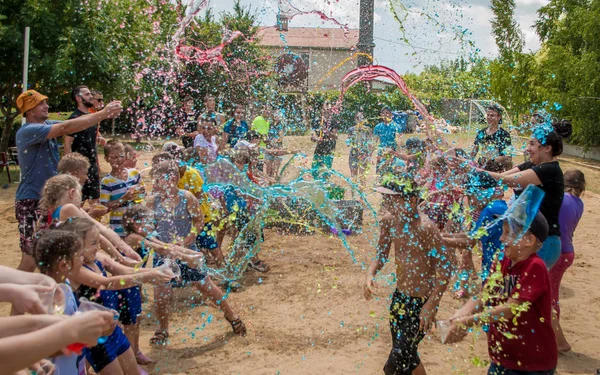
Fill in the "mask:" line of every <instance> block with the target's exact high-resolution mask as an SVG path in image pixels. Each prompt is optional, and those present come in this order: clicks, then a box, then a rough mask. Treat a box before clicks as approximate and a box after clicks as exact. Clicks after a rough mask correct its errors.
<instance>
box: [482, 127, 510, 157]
mask: <svg viewBox="0 0 600 375" xmlns="http://www.w3.org/2000/svg"><path fill="white" fill-rule="evenodd" d="M486 130H487V128H486V129H481V130H479V131H478V132H477V135H476V136H475V145H476V146H479V152H480V153H483V154H486V153H490V152H491V153H493V154H494V157H496V156H501V155H506V149H507V148H508V147H509V146H510V145H511V144H512V143H511V140H510V134H509V133H508V132H507V131H506V130H504V129H502V128H498V130H497V131H496V132H495V133H494V134H491V135H490V134H487V133H486Z"/></svg>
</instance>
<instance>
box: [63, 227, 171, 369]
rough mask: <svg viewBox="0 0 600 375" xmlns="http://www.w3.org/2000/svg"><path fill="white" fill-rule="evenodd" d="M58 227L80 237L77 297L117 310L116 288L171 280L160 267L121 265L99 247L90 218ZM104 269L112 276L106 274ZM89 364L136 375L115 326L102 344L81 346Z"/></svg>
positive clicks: (131, 356)
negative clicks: (80, 262)
mask: <svg viewBox="0 0 600 375" xmlns="http://www.w3.org/2000/svg"><path fill="white" fill-rule="evenodd" d="M58 228H59V229H62V230H66V231H70V232H74V233H75V234H77V235H79V236H80V238H82V240H83V246H84V248H83V253H82V254H83V266H82V267H81V268H80V269H79V272H77V273H74V274H72V275H71V283H72V286H73V288H74V289H75V290H76V291H77V295H78V297H85V298H87V299H88V300H90V301H93V302H96V303H99V304H102V305H104V306H106V307H109V308H112V309H114V310H117V309H119V307H120V306H119V301H117V298H116V295H115V293H114V291H115V290H121V289H126V288H131V287H133V286H138V285H140V284H141V283H153V284H155V285H161V284H163V283H165V282H168V281H170V280H171V278H172V275H169V273H168V272H163V271H161V270H160V269H143V268H142V269H138V270H135V269H133V268H130V267H126V266H123V265H121V264H119V263H117V262H115V261H114V260H112V259H111V258H110V257H108V256H106V255H105V254H103V253H100V252H98V250H99V237H100V232H99V231H98V229H97V228H96V226H95V224H94V223H93V222H91V220H89V219H85V218H73V219H71V220H68V221H67V222H65V223H61V224H60V225H59V226H58ZM106 271H108V272H110V273H111V274H112V275H113V276H107V274H106ZM84 354H85V357H86V359H87V361H88V363H89V364H90V365H91V366H92V367H93V368H94V371H95V372H96V373H97V374H98V375H102V374H115V373H117V374H119V373H121V371H122V372H123V373H124V374H139V373H140V371H139V368H138V365H137V362H136V358H135V353H134V352H133V350H132V348H131V346H130V343H129V340H128V339H127V337H126V336H125V334H124V333H123V331H122V330H121V329H120V328H119V327H117V328H115V330H114V332H113V333H112V334H111V335H110V336H109V338H108V340H107V341H106V342H105V343H104V344H99V345H97V346H95V347H92V348H86V349H84Z"/></svg>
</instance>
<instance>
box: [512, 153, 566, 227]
mask: <svg viewBox="0 0 600 375" xmlns="http://www.w3.org/2000/svg"><path fill="white" fill-rule="evenodd" d="M517 168H519V170H520V171H525V170H527V169H531V170H532V171H534V172H535V174H536V175H537V176H538V178H539V179H540V181H541V182H542V184H541V185H538V187H539V188H540V189H542V190H544V192H545V193H546V195H545V196H544V200H543V201H542V204H541V206H540V212H541V213H542V215H544V217H545V218H546V220H547V221H548V227H549V228H550V230H549V231H548V235H549V236H560V226H559V225H558V213H559V211H560V206H561V205H562V201H563V196H564V194H565V182H564V177H563V172H562V169H560V165H559V164H558V162H557V161H553V162H550V163H542V164H540V165H534V164H533V163H532V162H530V161H528V162H526V163H523V164H520V165H519V166H517Z"/></svg>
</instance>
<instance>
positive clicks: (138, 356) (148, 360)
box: [135, 352, 155, 365]
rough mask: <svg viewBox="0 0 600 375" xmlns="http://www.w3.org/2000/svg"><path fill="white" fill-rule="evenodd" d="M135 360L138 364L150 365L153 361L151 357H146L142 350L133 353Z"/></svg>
mask: <svg viewBox="0 0 600 375" xmlns="http://www.w3.org/2000/svg"><path fill="white" fill-rule="evenodd" d="M135 360H136V361H137V363H138V365H150V364H152V363H155V362H154V360H153V359H152V358H148V357H146V355H145V354H144V353H142V352H137V354H136V355H135Z"/></svg>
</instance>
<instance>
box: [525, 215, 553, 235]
mask: <svg viewBox="0 0 600 375" xmlns="http://www.w3.org/2000/svg"><path fill="white" fill-rule="evenodd" d="M549 230H550V228H549V227H548V221H547V220H546V217H545V216H544V215H542V213H541V212H538V213H537V214H536V215H535V217H534V218H533V221H532V222H531V225H530V226H529V232H531V234H533V235H534V236H535V238H537V239H538V240H540V242H544V241H546V238H548V232H549Z"/></svg>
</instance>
